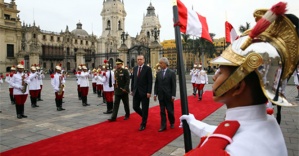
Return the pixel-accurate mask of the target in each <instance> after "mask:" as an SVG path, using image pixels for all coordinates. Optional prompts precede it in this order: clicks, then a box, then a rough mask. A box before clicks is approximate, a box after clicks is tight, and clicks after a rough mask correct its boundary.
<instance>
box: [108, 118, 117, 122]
mask: <svg viewBox="0 0 299 156" xmlns="http://www.w3.org/2000/svg"><path fill="white" fill-rule="evenodd" d="M108 121H110V122H114V121H116V119H114V118H111V119H108Z"/></svg>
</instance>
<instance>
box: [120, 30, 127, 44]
mask: <svg viewBox="0 0 299 156" xmlns="http://www.w3.org/2000/svg"><path fill="white" fill-rule="evenodd" d="M128 36H129V34H128V33H125V32H124V31H123V32H122V33H121V35H120V38H121V40H122V41H123V43H122V44H125V41H126V40H127V39H128Z"/></svg>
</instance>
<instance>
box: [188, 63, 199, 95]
mask: <svg viewBox="0 0 299 156" xmlns="http://www.w3.org/2000/svg"><path fill="white" fill-rule="evenodd" d="M196 67H197V65H196V64H194V65H193V69H191V70H190V76H191V84H192V87H193V95H194V96H196V91H197V86H196V84H195V82H196V74H197V72H198V70H197V69H196Z"/></svg>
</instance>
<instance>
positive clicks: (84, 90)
mask: <svg viewBox="0 0 299 156" xmlns="http://www.w3.org/2000/svg"><path fill="white" fill-rule="evenodd" d="M82 70H83V71H82V72H80V74H79V75H78V77H79V81H80V90H81V99H82V105H83V106H89V104H87V95H88V90H89V78H91V73H90V71H87V67H86V66H85V65H83V66H82Z"/></svg>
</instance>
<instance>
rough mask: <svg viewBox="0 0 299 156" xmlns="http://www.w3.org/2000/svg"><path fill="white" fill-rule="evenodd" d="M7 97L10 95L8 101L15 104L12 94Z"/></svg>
mask: <svg viewBox="0 0 299 156" xmlns="http://www.w3.org/2000/svg"><path fill="white" fill-rule="evenodd" d="M9 97H10V103H11V104H12V105H13V104H15V99H14V98H13V95H10V94H9Z"/></svg>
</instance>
